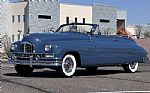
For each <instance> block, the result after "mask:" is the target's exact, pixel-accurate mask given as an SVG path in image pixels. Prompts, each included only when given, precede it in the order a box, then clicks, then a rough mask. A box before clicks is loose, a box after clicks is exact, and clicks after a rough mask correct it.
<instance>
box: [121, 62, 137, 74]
mask: <svg viewBox="0 0 150 93" xmlns="http://www.w3.org/2000/svg"><path fill="white" fill-rule="evenodd" d="M138 66H139V64H138V63H130V64H126V65H123V69H124V71H125V72H128V73H135V72H136V71H137V69H138Z"/></svg>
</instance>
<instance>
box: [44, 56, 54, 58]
mask: <svg viewBox="0 0 150 93" xmlns="http://www.w3.org/2000/svg"><path fill="white" fill-rule="evenodd" d="M45 57H46V58H53V57H54V55H45Z"/></svg>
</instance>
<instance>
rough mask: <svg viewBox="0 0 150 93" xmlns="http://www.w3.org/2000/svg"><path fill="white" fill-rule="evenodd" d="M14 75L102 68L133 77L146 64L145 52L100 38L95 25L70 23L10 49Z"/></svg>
mask: <svg viewBox="0 0 150 93" xmlns="http://www.w3.org/2000/svg"><path fill="white" fill-rule="evenodd" d="M11 52H12V57H11V58H12V60H13V62H14V65H15V70H16V72H17V73H19V74H20V75H23V76H30V75H31V74H32V72H33V70H34V69H38V68H50V69H54V70H56V72H59V73H62V74H63V75H64V76H67V77H70V76H73V75H74V73H75V71H76V68H77V67H81V68H86V70H87V71H95V70H97V68H98V67H101V66H121V67H123V68H124V71H126V72H131V73H134V72H136V71H137V69H138V66H139V64H138V63H144V62H146V61H147V59H148V57H147V52H146V51H145V50H144V48H142V47H140V46H139V45H138V44H137V43H136V42H135V41H134V40H133V39H131V38H129V37H124V36H117V35H102V34H101V32H100V30H99V25H97V24H82V23H70V24H63V25H61V26H60V27H59V28H58V29H57V30H56V31H55V32H53V33H33V34H30V35H27V36H25V37H24V38H23V39H22V41H18V42H15V43H13V44H12V46H11Z"/></svg>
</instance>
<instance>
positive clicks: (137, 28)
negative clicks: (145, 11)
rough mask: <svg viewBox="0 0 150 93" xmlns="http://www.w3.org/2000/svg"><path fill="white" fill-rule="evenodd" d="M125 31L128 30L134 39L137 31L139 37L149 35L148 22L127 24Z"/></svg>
mask: <svg viewBox="0 0 150 93" xmlns="http://www.w3.org/2000/svg"><path fill="white" fill-rule="evenodd" d="M127 31H129V32H130V33H131V34H132V36H133V37H134V38H135V39H137V37H138V34H139V32H140V35H139V38H145V37H150V24H149V23H148V24H132V25H128V26H127Z"/></svg>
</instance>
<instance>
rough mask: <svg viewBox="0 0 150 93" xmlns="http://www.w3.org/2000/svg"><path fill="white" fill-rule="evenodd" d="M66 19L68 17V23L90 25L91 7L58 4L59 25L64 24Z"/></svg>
mask: <svg viewBox="0 0 150 93" xmlns="http://www.w3.org/2000/svg"><path fill="white" fill-rule="evenodd" d="M66 17H69V22H75V18H77V22H80V23H83V18H85V23H92V6H82V5H70V4H60V25H61V24H65V23H66Z"/></svg>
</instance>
